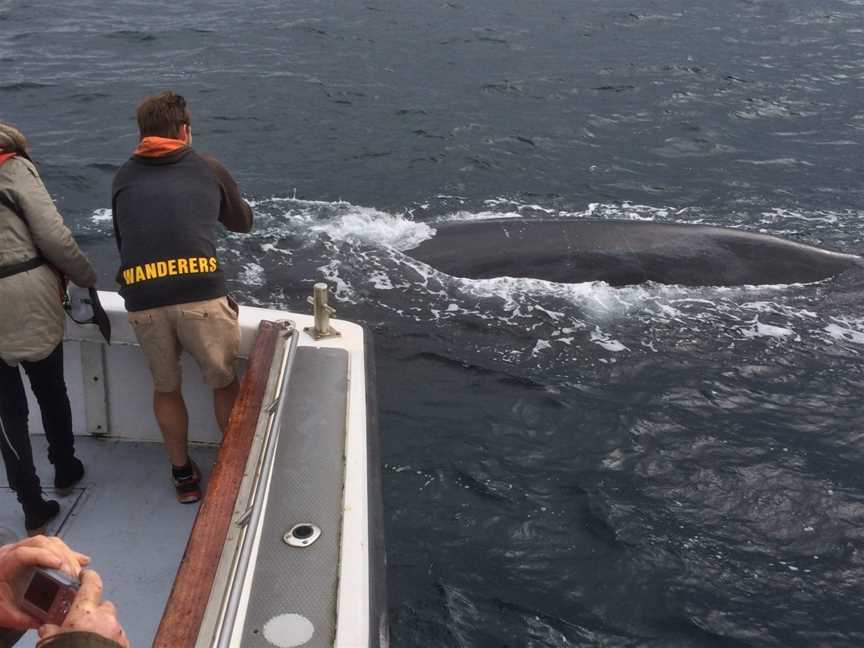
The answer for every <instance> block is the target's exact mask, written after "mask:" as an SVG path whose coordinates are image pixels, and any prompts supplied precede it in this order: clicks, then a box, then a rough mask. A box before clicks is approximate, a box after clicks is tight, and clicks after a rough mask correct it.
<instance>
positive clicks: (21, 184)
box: [0, 157, 96, 365]
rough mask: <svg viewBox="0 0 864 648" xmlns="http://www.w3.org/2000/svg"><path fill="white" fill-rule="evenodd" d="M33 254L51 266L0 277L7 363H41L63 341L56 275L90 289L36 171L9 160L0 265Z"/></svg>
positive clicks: (3, 168) (2, 353)
mask: <svg viewBox="0 0 864 648" xmlns="http://www.w3.org/2000/svg"><path fill="white" fill-rule="evenodd" d="M10 205H14V206H15V207H16V209H11V208H10ZM16 211H17V213H16ZM39 254H41V255H42V256H43V257H44V258H45V259H47V260H48V262H49V263H50V264H51V265H48V264H46V265H42V266H39V267H38V268H35V269H34V270H30V271H28V272H22V273H20V274H16V275H13V276H11V277H6V278H4V279H0V359H2V360H3V361H5V362H6V363H7V364H11V365H15V364H17V363H18V362H19V361H21V360H30V361H36V360H42V359H44V358H46V357H47V356H48V355H49V354H50V353H51V351H53V350H54V348H55V347H56V346H57V345H58V344H59V343H60V340H62V339H63V326H64V323H65V322H64V316H65V312H64V310H63V306H62V303H61V287H60V286H61V284H60V279H59V277H58V275H57V272H58V271H59V272H61V273H63V274H64V275H66V276H68V277H69V278H70V279H71V280H72V281H73V282H75V283H76V284H78V285H79V286H84V287H90V286H95V285H96V273H95V271H94V270H93V266H91V265H90V262H89V261H88V260H87V257H85V256H84V254H83V253H82V252H81V250H80V249H79V248H78V245H77V244H76V243H75V240H74V239H73V238H72V233H71V232H70V231H69V228H67V227H66V225H64V224H63V219H62V218H61V216H60V214H59V213H58V212H57V208H56V207H55V206H54V203H53V201H52V200H51V196H49V195H48V191H47V190H46V189H45V185H44V184H42V179H41V178H40V177H39V174H38V173H37V171H36V168H35V167H34V166H33V164H32V163H31V162H30V161H29V160H26V159H24V158H22V157H14V158H12V159H10V160H7V161H6V162H4V163H3V164H2V165H0V266H7V265H14V264H17V263H22V262H24V261H28V260H29V259H32V258H33V257H35V256H37V255H39ZM52 266H53V268H52ZM54 268H56V270H55V269H54Z"/></svg>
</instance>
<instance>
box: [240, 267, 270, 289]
mask: <svg viewBox="0 0 864 648" xmlns="http://www.w3.org/2000/svg"><path fill="white" fill-rule="evenodd" d="M237 278H238V279H239V280H240V281H241V282H243V283H244V284H245V285H247V286H263V285H264V284H265V282H266V277H265V275H264V268H263V267H261V266H260V265H258V264H257V263H247V264H245V265H244V266H243V269H242V270H241V271H240V275H239V276H238V277H237Z"/></svg>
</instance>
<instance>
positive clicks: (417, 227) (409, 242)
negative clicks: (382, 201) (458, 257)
mask: <svg viewBox="0 0 864 648" xmlns="http://www.w3.org/2000/svg"><path fill="white" fill-rule="evenodd" d="M311 229H312V230H313V231H316V232H325V233H326V234H327V235H329V236H330V237H331V238H333V239H336V240H358V241H364V242H367V243H374V244H377V245H382V246H387V247H393V248H396V249H397V250H408V249H411V248H414V247H417V246H418V245H420V243H422V242H423V241H425V240H426V239H429V238H432V237H433V236H434V235H435V230H434V229H433V228H432V227H430V226H429V225H427V224H426V223H417V222H415V221H412V220H409V219H407V218H405V217H404V216H399V215H394V214H388V213H386V212H382V211H378V210H377V209H372V208H370V207H356V206H353V205H352V206H350V208H348V210H347V212H346V213H342V214H339V215H337V216H336V217H335V218H334V219H333V220H331V221H328V222H325V223H321V224H317V225H313V226H312V227H311Z"/></svg>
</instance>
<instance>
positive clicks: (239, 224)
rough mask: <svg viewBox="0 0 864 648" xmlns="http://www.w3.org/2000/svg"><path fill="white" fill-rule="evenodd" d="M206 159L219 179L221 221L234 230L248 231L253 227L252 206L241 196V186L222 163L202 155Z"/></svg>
mask: <svg viewBox="0 0 864 648" xmlns="http://www.w3.org/2000/svg"><path fill="white" fill-rule="evenodd" d="M201 157H202V158H204V161H205V162H207V164H208V165H209V166H210V169H211V170H212V171H213V173H214V174H215V175H216V179H217V180H218V181H219V192H220V193H221V194H222V204H221V206H220V208H219V222H220V223H222V224H223V225H224V226H225V227H227V228H228V229H229V230H231V231H232V232H241V233H244V234H245V233H246V232H248V231H250V230H251V229H252V208H251V207H250V206H249V203H247V202H246V201H245V200H243V198H241V197H240V188H239V187H238V186H237V183H236V182H235V181H234V178H232V177H231V174H230V173H229V172H228V169H226V168H225V167H224V166H222V164H221V163H219V162H218V161H217V160H216V159H215V158H213V157H211V156H209V155H202V156H201Z"/></svg>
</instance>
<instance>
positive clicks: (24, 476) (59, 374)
mask: <svg viewBox="0 0 864 648" xmlns="http://www.w3.org/2000/svg"><path fill="white" fill-rule="evenodd" d="M21 365H22V366H23V367H24V371H25V372H26V373H27V377H28V378H29V379H30V387H31V389H32V390H33V393H34V394H35V396H36V400H37V401H38V402H39V409H40V410H41V411H42V427H43V428H44V429H45V437H46V438H47V440H48V459H49V460H50V461H51V463H53V464H59V465H63V464H64V463H67V462H69V461H70V460H71V459H72V457H74V456H75V438H74V437H73V436H72V410H71V408H70V407H69V396H68V395H67V394H66V382H65V380H64V379H63V344H62V343H61V344H59V345H57V348H56V349H54V351H52V352H51V355H49V356H48V357H47V358H45V359H44V360H39V361H38V362H22V363H21ZM28 415H29V410H28V408H27V397H26V395H25V393H24V384H23V383H22V382H21V372H20V371H19V370H18V367H10V366H9V365H7V364H6V363H5V362H3V361H2V360H0V450H2V454H3V463H4V464H6V477H7V479H8V480H9V486H10V487H11V488H12V489H14V490H15V492H16V493H17V494H18V501H19V502H21V503H22V504H23V505H25V506H26V505H28V504H31V503H33V502H36V501H38V500H40V499H41V497H42V494H41V493H42V491H41V488H40V485H39V477H38V475H37V474H36V468H35V466H34V465H33V448H32V447H31V445H30V435H29V432H28V429H27V417H28Z"/></svg>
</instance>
